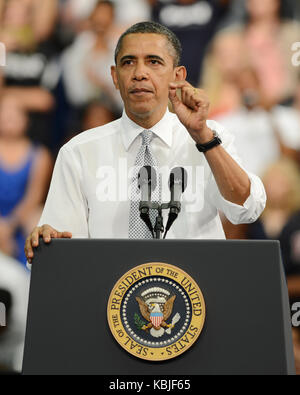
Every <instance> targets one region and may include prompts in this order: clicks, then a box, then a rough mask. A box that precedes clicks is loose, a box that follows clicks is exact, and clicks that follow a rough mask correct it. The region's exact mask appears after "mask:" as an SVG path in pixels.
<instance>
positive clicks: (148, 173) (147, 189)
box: [138, 166, 156, 238]
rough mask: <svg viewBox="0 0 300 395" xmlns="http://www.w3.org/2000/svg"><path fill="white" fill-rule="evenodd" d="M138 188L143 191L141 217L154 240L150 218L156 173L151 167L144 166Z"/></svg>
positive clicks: (139, 177) (140, 172)
mask: <svg viewBox="0 0 300 395" xmlns="http://www.w3.org/2000/svg"><path fill="white" fill-rule="evenodd" d="M138 187H139V189H140V190H141V201H140V206H139V210H140V217H141V219H142V220H143V221H144V222H145V224H146V225H147V227H148V229H149V230H150V232H151V234H152V237H153V238H154V230H153V225H152V223H151V220H150V216H149V208H150V207H149V206H150V205H149V203H150V202H151V194H152V191H154V190H155V188H156V172H155V170H154V169H153V168H152V167H151V166H143V167H141V168H140V170H139V173H138Z"/></svg>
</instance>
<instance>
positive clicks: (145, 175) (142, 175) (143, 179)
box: [138, 166, 156, 202]
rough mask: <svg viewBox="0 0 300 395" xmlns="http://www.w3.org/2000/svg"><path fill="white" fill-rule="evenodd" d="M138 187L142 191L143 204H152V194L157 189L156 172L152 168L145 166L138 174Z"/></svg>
mask: <svg viewBox="0 0 300 395" xmlns="http://www.w3.org/2000/svg"><path fill="white" fill-rule="evenodd" d="M138 187H139V189H140V190H141V202H150V201H151V193H152V191H154V190H155V188H156V172H155V170H154V169H153V168H152V167H151V166H143V167H141V168H140V171H139V174H138Z"/></svg>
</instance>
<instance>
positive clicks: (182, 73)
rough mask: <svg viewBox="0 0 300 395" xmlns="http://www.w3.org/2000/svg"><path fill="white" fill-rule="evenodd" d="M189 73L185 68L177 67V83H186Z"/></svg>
mask: <svg viewBox="0 0 300 395" xmlns="http://www.w3.org/2000/svg"><path fill="white" fill-rule="evenodd" d="M186 76H187V71H186V68H185V67H184V66H178V67H175V81H185V80H186Z"/></svg>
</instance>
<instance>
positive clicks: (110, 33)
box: [62, 1, 122, 130]
mask: <svg viewBox="0 0 300 395" xmlns="http://www.w3.org/2000/svg"><path fill="white" fill-rule="evenodd" d="M119 33H120V32H119V31H118V28H117V27H116V26H115V24H114V6H113V3H112V2H110V1H99V2H98V3H97V5H96V7H95V9H94V11H93V13H92V15H91V17H90V29H89V30H87V31H84V32H82V33H81V34H79V35H78V37H77V38H76V40H75V42H74V43H73V44H72V45H71V47H69V48H67V49H66V50H65V52H64V54H63V56H62V69H63V82H64V86H65V90H66V96H67V99H68V102H69V103H70V104H71V106H72V108H73V112H72V113H71V115H70V117H71V118H72V119H73V120H74V119H76V116H77V113H78V112H80V111H81V110H82V109H83V108H84V107H85V106H86V105H88V104H89V103H90V102H91V101H93V100H95V99H104V100H109V101H110V102H111V103H112V105H113V106H114V108H116V109H117V111H119V112H121V110H122V101H121V97H120V95H119V93H118V92H117V91H116V89H115V88H114V85H113V82H112V78H111V75H110V67H111V65H112V64H113V63H114V47H115V44H116V41H117V37H118V34H119ZM79 127H80V126H79V124H77V125H76V126H75V127H73V129H76V130H78V129H79Z"/></svg>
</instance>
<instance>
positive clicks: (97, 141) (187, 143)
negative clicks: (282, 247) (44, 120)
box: [39, 111, 266, 239]
mask: <svg viewBox="0 0 300 395" xmlns="http://www.w3.org/2000/svg"><path fill="white" fill-rule="evenodd" d="M207 125H208V126H209V127H210V128H212V129H214V130H216V131H217V133H218V134H219V135H220V137H221V139H222V142H223V147H224V148H225V149H226V150H227V151H228V152H229V153H230V154H231V156H232V157H233V158H234V159H235V160H236V161H237V162H240V161H239V158H238V156H237V153H236V151H235V148H234V145H233V137H232V136H231V135H230V134H229V133H228V132H226V131H225V130H224V128H223V127H222V126H221V125H219V124H218V123H216V122H214V121H207ZM143 130H144V129H143V128H142V127H140V126H138V125H137V124H135V123H134V122H132V121H131V120H130V119H129V118H128V116H127V115H126V113H125V111H124V112H123V116H122V117H121V118H120V119H118V120H116V121H114V122H111V123H109V124H107V125H105V126H101V127H97V128H95V129H91V130H88V131H86V132H83V133H81V134H79V135H77V136H76V137H74V138H73V139H72V140H70V141H69V142H68V143H67V144H65V145H64V146H63V147H62V148H61V150H60V152H59V154H58V157H57V160H56V164H55V168H54V172H53V177H52V181H51V185H50V189H49V193H48V197H47V201H46V204H45V207H44V211H43V213H42V217H41V219H40V222H39V226H40V225H43V224H49V225H51V226H52V227H54V228H55V229H56V230H59V231H70V232H72V234H73V237H76V238H87V237H90V238H128V226H129V225H128V224H129V208H130V192H129V190H130V181H131V177H130V171H131V169H132V167H133V166H134V162H135V159H136V155H137V153H138V151H139V149H140V146H141V141H142V139H141V136H140V133H141V132H142V131H143ZM151 131H152V132H153V134H154V136H155V138H154V139H153V140H152V142H151V148H152V151H153V153H154V155H155V157H156V160H157V162H158V166H159V169H160V172H161V174H162V201H163V202H165V201H169V200H170V191H169V187H168V177H169V174H170V170H171V169H172V168H174V167H176V166H182V167H184V168H185V169H186V170H187V173H188V184H187V189H186V191H185V192H184V194H183V199H182V209H181V212H180V214H179V216H178V219H177V220H176V221H175V222H174V224H173V226H172V228H171V229H170V231H169V233H168V236H167V238H169V239H174V238H179V239H224V238H225V235H224V231H223V228H222V224H221V220H220V217H219V213H218V210H220V211H222V212H223V213H224V214H225V216H226V217H227V218H228V219H229V220H230V221H231V222H232V223H234V224H238V223H248V222H253V221H255V220H256V219H257V218H258V217H259V215H260V214H261V212H262V211H263V209H264V206H265V201H266V195H265V190H264V187H263V185H262V182H261V181H260V179H259V178H258V177H257V176H256V175H254V174H251V173H248V175H249V178H250V181H251V194H250V196H249V197H248V199H247V200H246V202H245V203H244V205H243V206H239V205H236V204H233V203H231V202H228V201H226V200H225V199H224V198H223V197H222V196H221V194H220V192H219V190H218V187H217V185H216V182H215V179H214V177H213V174H212V172H211V169H210V167H209V165H208V163H207V161H206V159H205V156H204V154H202V153H200V152H199V151H198V150H197V148H196V146H195V142H194V141H193V140H192V138H191V137H190V135H189V133H188V132H187V130H186V129H185V127H184V126H183V125H182V124H181V122H180V121H179V120H178V118H177V116H176V115H175V114H172V113H170V112H169V111H167V112H166V114H165V116H164V117H163V118H162V119H161V121H160V122H159V123H157V124H156V125H155V126H154V127H153V128H151ZM163 215H164V224H166V220H167V216H168V211H165V212H163Z"/></svg>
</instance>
